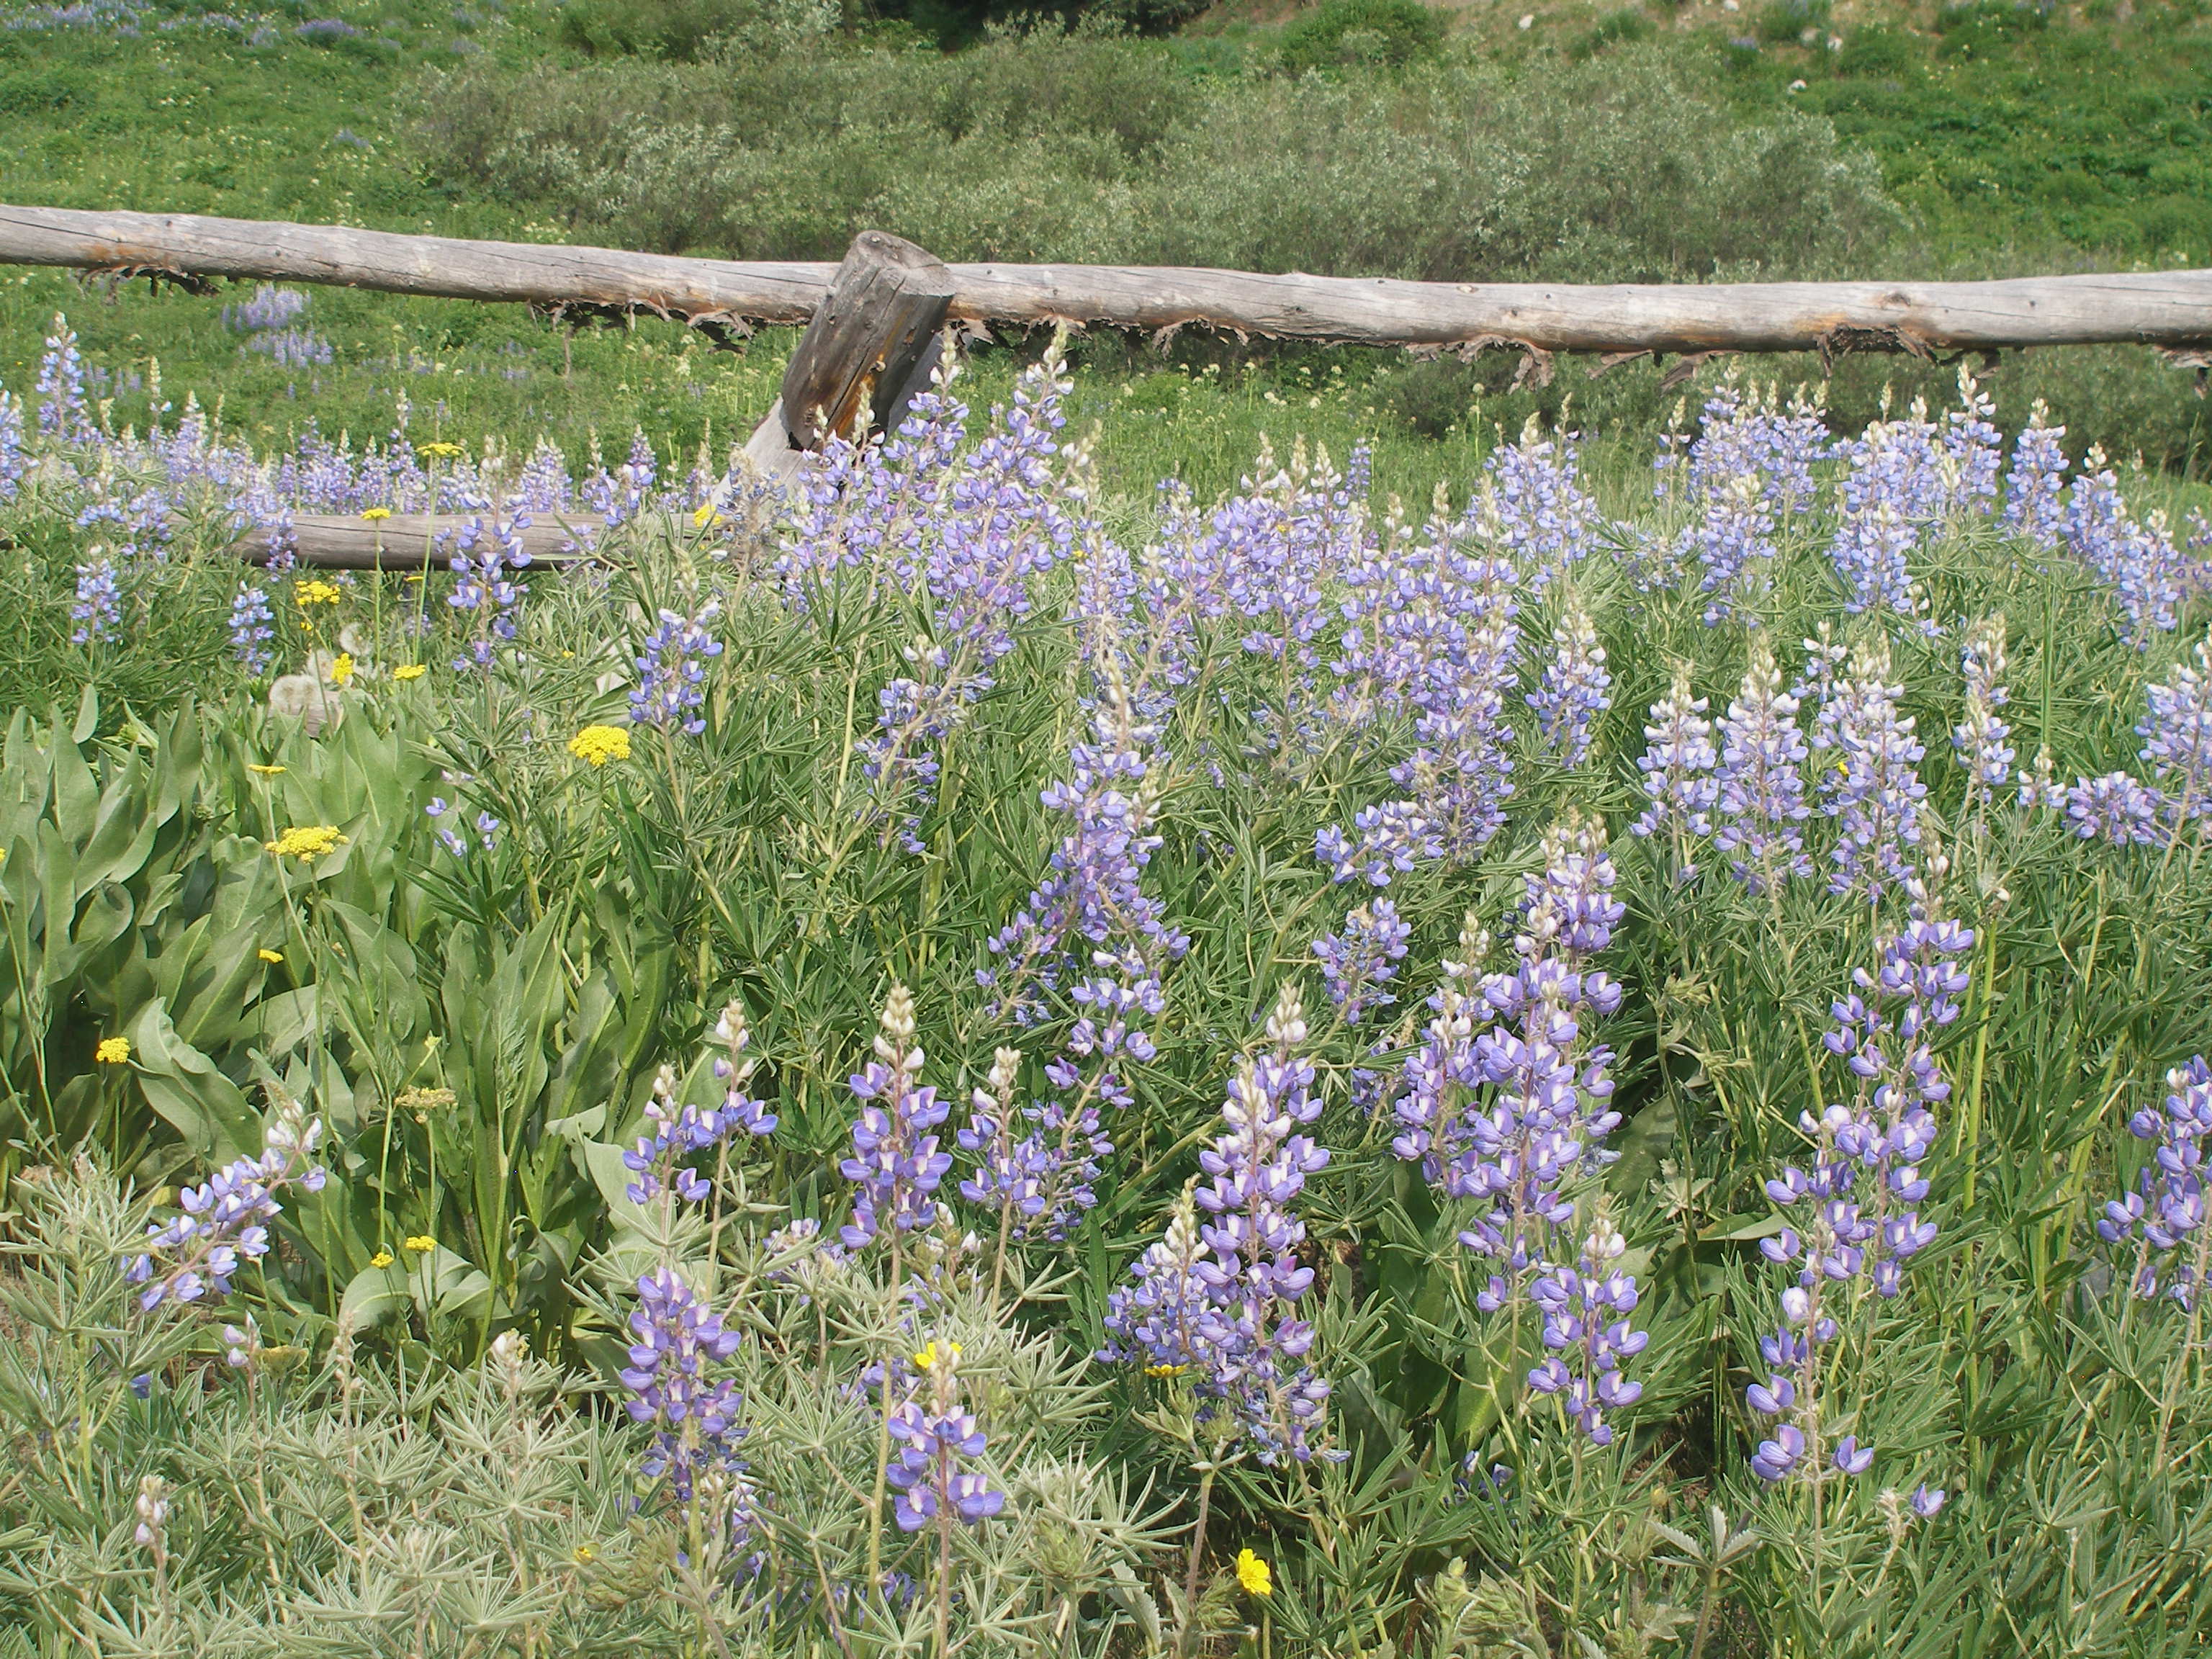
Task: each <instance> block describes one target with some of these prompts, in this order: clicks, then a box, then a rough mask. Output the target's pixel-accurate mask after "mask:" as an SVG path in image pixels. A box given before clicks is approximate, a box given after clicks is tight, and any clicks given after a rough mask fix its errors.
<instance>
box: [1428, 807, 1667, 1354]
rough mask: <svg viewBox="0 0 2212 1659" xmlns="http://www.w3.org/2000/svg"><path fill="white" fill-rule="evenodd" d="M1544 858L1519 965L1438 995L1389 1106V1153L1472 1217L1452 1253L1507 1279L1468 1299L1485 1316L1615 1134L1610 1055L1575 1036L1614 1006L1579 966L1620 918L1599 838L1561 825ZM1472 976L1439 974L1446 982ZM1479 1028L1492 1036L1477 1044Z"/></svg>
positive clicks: (1541, 1255) (1524, 1276) (1598, 977)
mask: <svg viewBox="0 0 2212 1659" xmlns="http://www.w3.org/2000/svg"><path fill="white" fill-rule="evenodd" d="M1544 847H1545V867H1544V870H1543V872H1541V874H1538V875H1533V876H1530V877H1528V878H1526V890H1527V894H1528V908H1527V909H1526V910H1525V912H1524V913H1523V915H1522V929H1521V931H1520V933H1517V934H1516V937H1515V939H1514V942H1513V943H1514V951H1515V952H1516V956H1517V957H1518V958H1519V965H1518V966H1517V967H1516V969H1515V970H1514V971H1512V972H1510V973H1494V974H1490V975H1486V976H1485V977H1484V978H1483V979H1482V981H1481V982H1480V985H1479V986H1474V987H1470V988H1471V989H1472V991H1473V994H1471V995H1470V994H1468V991H1467V990H1463V989H1462V988H1461V986H1460V985H1459V984H1457V983H1454V982H1447V983H1446V984H1445V986H1444V987H1443V988H1442V990H1441V991H1440V992H1439V993H1438V994H1437V998H1436V999H1435V1000H1434V1002H1433V1004H1432V1006H1434V1007H1435V1009H1436V1011H1437V1012H1436V1018H1433V1019H1432V1020H1431V1021H1430V1023H1429V1027H1428V1039H1427V1041H1426V1042H1425V1043H1424V1044H1423V1045H1422V1046H1421V1047H1420V1048H1418V1049H1416V1050H1415V1051H1414V1053H1413V1054H1412V1055H1410V1056H1409V1057H1408V1058H1407V1061H1406V1065H1405V1068H1404V1077H1403V1084H1402V1087H1401V1090H1400V1091H1398V1094H1397V1096H1396V1097H1395V1100H1394V1102H1393V1110H1394V1112H1395V1115H1396V1117H1397V1121H1398V1124H1399V1127H1400V1133H1399V1134H1398V1135H1397V1137H1396V1138H1395V1139H1394V1140H1393V1141H1392V1142H1391V1150H1392V1151H1393V1152H1395V1153H1396V1155H1397V1156H1398V1157H1400V1158H1404V1159H1406V1160H1407V1161H1408V1162H1418V1163H1419V1164H1420V1165H1421V1169H1422V1173H1423V1174H1424V1176H1426V1178H1427V1179H1428V1181H1429V1182H1430V1184H1431V1186H1434V1187H1436V1188H1438V1189H1439V1190H1440V1191H1442V1192H1443V1194H1445V1195H1446V1196H1448V1197H1451V1198H1465V1199H1471V1200H1474V1201H1475V1203H1476V1205H1477V1206H1478V1207H1477V1209H1476V1211H1475V1212H1474V1217H1473V1218H1472V1222H1471V1225H1469V1226H1468V1229H1467V1230H1466V1231H1462V1233H1461V1234H1460V1242H1461V1243H1462V1244H1464V1245H1466V1246H1467V1247H1468V1249H1472V1250H1474V1251H1475V1252H1476V1253H1477V1254H1479V1255H1483V1256H1486V1257H1488V1258H1489V1259H1490V1260H1492V1261H1494V1262H1496V1263H1497V1264H1498V1266H1499V1267H1501V1268H1503V1269H1504V1272H1502V1273H1499V1274H1498V1275H1496V1276H1494V1277H1492V1279H1491V1281H1490V1285H1489V1288H1488V1289H1487V1290H1486V1291H1484V1292H1483V1294H1482V1295H1481V1296H1480V1297H1478V1298H1477V1301H1478V1304H1480V1306H1481V1307H1482V1309H1483V1310H1484V1311H1486V1312H1494V1311H1495V1310H1497V1309H1498V1308H1500V1307H1503V1306H1504V1305H1505V1304H1507V1303H1508V1302H1510V1301H1511V1300H1512V1299H1514V1298H1515V1297H1517V1296H1518V1295H1520V1294H1521V1293H1522V1291H1524V1290H1525V1289H1526V1287H1527V1285H1528V1280H1529V1279H1531V1278H1532V1277H1533V1276H1534V1274H1536V1273H1540V1272H1541V1271H1542V1270H1543V1269H1544V1267H1546V1266H1547V1265H1548V1264H1549V1263H1550V1262H1552V1261H1553V1260H1555V1259H1556V1254H1557V1253H1555V1251H1554V1250H1553V1244H1554V1243H1555V1240H1556V1237H1557V1234H1558V1231H1559V1229H1560V1228H1562V1227H1564V1226H1565V1225H1567V1224H1568V1223H1569V1222H1570V1221H1571V1219H1572V1217H1573V1206H1572V1205H1571V1204H1570V1203H1569V1202H1568V1201H1567V1200H1566V1199H1565V1197H1564V1195H1563V1194H1561V1192H1560V1190H1559V1189H1560V1186H1561V1184H1562V1183H1563V1182H1565V1179H1566V1178H1567V1176H1569V1174H1570V1173H1571V1172H1572V1171H1573V1170H1576V1168H1577V1166H1578V1165H1579V1164H1582V1162H1583V1160H1584V1159H1585V1158H1589V1160H1590V1161H1592V1162H1595V1163H1601V1162H1604V1161H1606V1160H1605V1155H1604V1154H1603V1153H1602V1152H1598V1151H1596V1150H1595V1148H1596V1146H1597V1144H1598V1143H1599V1142H1601V1141H1602V1140H1603V1139H1605V1137H1606V1136H1607V1134H1609V1133H1612V1131H1613V1129H1614V1128H1615V1127H1617V1126H1618V1125H1619V1123H1620V1114H1619V1113H1618V1112H1616V1111H1614V1110H1613V1109H1612V1105H1611V1100H1612V1096H1613V1079H1612V1078H1611V1076H1610V1075H1609V1067H1610V1066H1611V1063H1612V1058H1613V1054H1612V1050H1611V1049H1609V1048H1604V1047H1601V1046H1591V1045H1590V1044H1589V1042H1588V1038H1587V1033H1586V1032H1585V1030H1584V1029H1583V1027H1584V1025H1585V1024H1586V1023H1587V1022H1588V1021H1589V1019H1591V1018H1604V1017H1606V1016H1608V1015H1610V1014H1612V1013H1613V1012H1614V1011H1615V1010H1616V1009H1618V1008H1619V1007H1620V997H1621V991H1620V986H1619V985H1618V984H1617V983H1615V982H1614V981H1612V980H1611V979H1609V978H1607V975H1605V974H1604V973H1603V972H1601V971H1600V970H1597V969H1589V968H1587V967H1585V966H1584V963H1586V962H1587V961H1588V959H1589V957H1592V956H1594V955H1595V954H1596V953H1597V952H1598V951H1601V950H1603V949H1604V948H1605V947H1606V945H1607V944H1608V943H1610V941H1611V939H1612V934H1613V924H1614V923H1615V922H1617V921H1619V920H1620V916H1621V914H1622V910H1623V907H1622V905H1621V904H1620V902H1618V901H1617V900H1615V899H1614V898H1613V896H1612V889H1613V880H1614V872H1613V863H1612V860H1610V859H1609V858H1608V857H1607V855H1606V845H1605V830H1604V826H1603V825H1602V824H1601V823H1598V822H1596V821H1595V820H1592V821H1589V822H1587V823H1585V822H1583V821H1581V820H1579V819H1571V820H1570V821H1569V822H1567V823H1563V824H1558V825H1554V826H1553V828H1552V829H1550V830H1549V831H1548V832H1547V834H1546V836H1545V842H1544ZM1479 954H1480V947H1479V946H1478V949H1477V950H1476V951H1471V952H1470V955H1471V956H1473V955H1479ZM1473 972H1474V969H1473V966H1472V964H1471V963H1469V964H1464V965H1462V966H1460V967H1458V968H1457V969H1454V968H1453V967H1452V966H1451V965H1450V964H1447V974H1448V975H1449V980H1450V981H1458V980H1464V979H1466V978H1468V977H1469V976H1471V975H1472V974H1473ZM1486 1019H1493V1020H1495V1021H1496V1022H1497V1023H1495V1024H1491V1026H1490V1028H1489V1029H1488V1030H1486V1031H1480V1032H1479V1031H1478V1023H1479V1022H1480V1021H1482V1020H1486ZM1508 1022H1510V1024H1509V1023H1508Z"/></svg>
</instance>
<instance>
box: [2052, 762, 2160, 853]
mask: <svg viewBox="0 0 2212 1659" xmlns="http://www.w3.org/2000/svg"><path fill="white" fill-rule="evenodd" d="M2064 793H2065V797H2066V799H2065V810H2066V821H2067V823H2068V825H2069V827H2070V828H2071V829H2073V831H2074V833H2075V835H2076V836H2079V837H2081V839H2082V840H2083V841H2104V842H2108V843H2109V844H2110V845H2112V846H2114V847H2150V846H2155V845H2156V844H2157V843H2158V842H2160V840H2161V839H2163V834H2164V832H2163V831H2162V829H2160V823H2159V819H2160V817H2161V816H2162V815H2163V812H2164V809H2165V807H2166V797H2165V796H2163V795H2161V794H2160V793H2159V792H2158V791H2157V790H2155V789H2154V788H2152V787H2150V786H2149V785H2148V784H2147V783H2144V782H2142V781H2141V780H2139V779H2136V778H2131V777H2130V776H2129V775H2127V774H2126V773H2125V772H2107V773H2106V774H2105V775H2104V776H2103V777H2101V778H2081V779H2079V780H2077V781H2075V785H2074V787H2072V788H2071V789H2069V790H2067V791H2065V792H2064Z"/></svg>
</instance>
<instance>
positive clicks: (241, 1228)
mask: <svg viewBox="0 0 2212 1659" xmlns="http://www.w3.org/2000/svg"><path fill="white" fill-rule="evenodd" d="M322 1134H323V1124H322V1120H321V1119H320V1118H313V1119H310V1118H308V1117H307V1116H306V1115H305V1114H304V1113H303V1112H302V1111H301V1109H300V1106H299V1104H298V1103H297V1102H295V1101H289V1100H287V1101H285V1102H283V1104H281V1105H280V1106H279V1107H278V1109H277V1111H276V1115H275V1116H274V1117H273V1118H272V1119H271V1120H270V1123H269V1126H268V1127H267V1129H266V1130H265V1131H264V1134H263V1146H262V1152H261V1156H260V1157H258V1158H240V1159H238V1160H237V1161H236V1162H235V1163H234V1164H231V1165H230V1167H229V1168H228V1169H226V1170H219V1171H217V1172H216V1175H215V1176H212V1177H211V1178H210V1179H209V1180H208V1181H207V1182H204V1184H202V1185H200V1186H197V1187H186V1188H183V1189H182V1190H180V1191H179V1193H178V1194H177V1203H178V1206H179V1208H180V1209H181V1210H182V1211H183V1213H182V1214H180V1215H179V1216H178V1217H177V1218H175V1219H173V1220H172V1221H169V1222H167V1223H165V1224H161V1225H149V1227H148V1228H147V1230H146V1242H147V1249H146V1253H145V1254H144V1255H141V1256H138V1257H137V1258H136V1259H134V1260H133V1261H131V1262H130V1263H129V1264H128V1265H127V1266H126V1267H125V1269H124V1273H123V1277H124V1278H125V1279H126V1280H127V1281H128V1282H129V1283H131V1284H133V1285H144V1286H145V1288H144V1289H143V1291H140V1292H139V1294H138V1310H139V1311H140V1312H141V1313H149V1312H151V1311H152V1310H154V1309H155V1308H157V1307H159V1306H160V1305H161V1304H162V1303H164V1302H171V1303H178V1304H183V1303H190V1302H197V1301H198V1300H200V1299H201V1298H202V1297H221V1296H225V1295H228V1293H229V1291H230V1282H231V1279H233V1278H234V1276H235V1275H236V1273H237V1272H238V1270H239V1267H240V1265H242V1263H243V1262H245V1261H252V1260H254V1259H256V1258H258V1257H260V1256H264V1255H268V1253H269V1228H268V1225H267V1224H268V1223H269V1222H270V1221H273V1220H275V1219H276V1217H277V1216H278V1215H280V1214H282V1213H283V1208H284V1206H283V1205H282V1204H280V1203H278V1202H277V1195H278V1194H281V1193H283V1191H284V1190H285V1189H286V1188H289V1187H297V1188H300V1189H301V1191H303V1192H310V1193H319V1192H320V1191H322V1189H323V1180H324V1174H323V1170H322V1167H321V1166H320V1165H319V1164H316V1163H315V1162H314V1151H315V1147H316V1145H317V1143H318V1142H319V1141H320V1140H321V1139H322Z"/></svg>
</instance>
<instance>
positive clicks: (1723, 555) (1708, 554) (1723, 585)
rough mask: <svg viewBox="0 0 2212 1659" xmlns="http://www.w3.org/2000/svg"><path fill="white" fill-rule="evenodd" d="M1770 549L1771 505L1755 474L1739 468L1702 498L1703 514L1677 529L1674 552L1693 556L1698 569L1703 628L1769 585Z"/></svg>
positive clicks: (1742, 607) (1745, 607)
mask: <svg viewBox="0 0 2212 1659" xmlns="http://www.w3.org/2000/svg"><path fill="white" fill-rule="evenodd" d="M1774 554H1775V545H1774V508H1773V505H1772V503H1771V501H1769V499H1768V497H1767V493H1766V491H1765V489H1764V488H1762V486H1761V484H1760V482H1759V477H1758V475H1757V474H1755V473H1748V472H1747V473H1740V474H1738V475H1737V476H1736V477H1734V478H1731V479H1729V481H1728V482H1727V483H1725V484H1723V485H1722V486H1721V488H1720V489H1718V490H1717V491H1716V492H1714V493H1713V494H1712V495H1709V496H1708V497H1707V498H1706V500H1705V511H1704V514H1703V516H1702V517H1700V518H1699V520H1698V521H1697V522H1696V523H1694V524H1692V525H1691V526H1688V527H1686V529H1685V530H1684V531H1683V532H1682V548H1681V550H1680V554H1679V555H1678V557H1679V558H1680V560H1682V561H1684V562H1687V561H1688V560H1689V559H1691V558H1692V557H1694V558H1695V559H1696V560H1697V562H1698V564H1699V567H1700V568H1701V570H1702V571H1703V574H1702V575H1701V576H1700V577H1699V581H1698V586H1699V591H1701V592H1704V593H1705V596H1706V600H1705V625H1706V626H1707V627H1709V628H1710V627H1712V626H1714V625H1716V624H1717V623H1723V622H1725V621H1727V620H1728V619H1729V617H1738V616H1744V615H1746V614H1747V613H1748V612H1749V611H1751V608H1752V606H1753V603H1754V602H1755V601H1756V600H1758V599H1759V598H1760V597H1761V596H1763V595H1764V594H1765V592H1766V591H1767V589H1768V588H1769V587H1770V586H1772V583H1773V577H1772V575H1771V574H1770V568H1771V564H1772V562H1773V559H1774ZM1751 620H1752V623H1753V626H1754V627H1755V626H1757V618H1756V617H1752V619H1751Z"/></svg>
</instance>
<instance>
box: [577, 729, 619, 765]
mask: <svg viewBox="0 0 2212 1659" xmlns="http://www.w3.org/2000/svg"><path fill="white" fill-rule="evenodd" d="M568 752H569V753H570V754H572V755H574V757H576V758H577V759H578V760H580V761H582V762H584V763H586V764H587V765H590V766H592V767H601V766H605V764H606V763H608V762H609V761H622V760H628V759H629V732H625V731H623V728H622V727H621V726H586V727H584V729H583V730H582V731H580V732H577V733H576V735H575V736H574V737H573V738H569V739H568Z"/></svg>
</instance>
